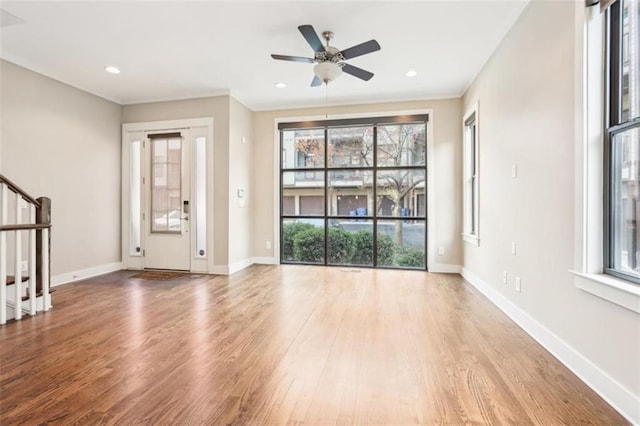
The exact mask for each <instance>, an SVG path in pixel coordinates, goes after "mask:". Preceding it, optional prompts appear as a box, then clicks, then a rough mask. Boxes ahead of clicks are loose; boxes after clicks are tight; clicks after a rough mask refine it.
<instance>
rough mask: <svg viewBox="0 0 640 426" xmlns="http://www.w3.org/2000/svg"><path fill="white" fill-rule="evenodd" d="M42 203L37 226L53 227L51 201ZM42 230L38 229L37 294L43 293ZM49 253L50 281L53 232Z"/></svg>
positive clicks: (42, 201)
mask: <svg viewBox="0 0 640 426" xmlns="http://www.w3.org/2000/svg"><path fill="white" fill-rule="evenodd" d="M38 202H39V203H40V206H39V207H36V224H38V225H40V224H42V225H51V199H50V198H47V197H40V198H38ZM42 232H43V231H42V229H38V231H37V235H36V292H37V293H40V292H41V291H42V271H43V268H42V266H43V265H42ZM48 245H49V253H48V256H47V259H48V262H49V264H48V265H47V266H48V268H47V271H48V273H49V279H50V278H51V230H49V244H48ZM49 282H51V281H50V280H49Z"/></svg>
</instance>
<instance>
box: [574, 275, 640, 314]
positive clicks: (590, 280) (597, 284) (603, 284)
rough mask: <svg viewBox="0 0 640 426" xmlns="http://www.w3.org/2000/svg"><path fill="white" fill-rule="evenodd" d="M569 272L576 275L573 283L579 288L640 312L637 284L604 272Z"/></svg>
mask: <svg viewBox="0 0 640 426" xmlns="http://www.w3.org/2000/svg"><path fill="white" fill-rule="evenodd" d="M570 272H571V273H572V274H574V275H575V276H576V278H575V280H574V284H575V286H576V287H577V288H579V289H580V290H583V291H586V292H587V293H591V294H593V295H594V296H598V297H600V298H601V299H604V300H607V301H609V302H611V303H615V304H616V305H619V306H622V307H624V308H627V309H629V310H631V311H634V312H637V313H639V314H640V286H639V285H637V284H631V283H629V282H627V281H625V280H621V279H619V278H615V277H612V276H610V275H605V274H584V273H582V272H578V271H570Z"/></svg>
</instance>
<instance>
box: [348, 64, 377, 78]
mask: <svg viewBox="0 0 640 426" xmlns="http://www.w3.org/2000/svg"><path fill="white" fill-rule="evenodd" d="M342 71H344V72H346V73H347V74H351V75H352V76H354V77H358V78H359V79H361V80H364V81H369V80H371V77H373V73H372V72H369V71H366V70H363V69H362V68H358V67H354V66H353V65H349V64H344V66H343V67H342Z"/></svg>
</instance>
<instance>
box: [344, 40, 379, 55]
mask: <svg viewBox="0 0 640 426" xmlns="http://www.w3.org/2000/svg"><path fill="white" fill-rule="evenodd" d="M377 50H380V45H379V44H378V42H377V41H375V40H369V41H365V42H364V43H360V44H358V45H356V46H353V47H350V48H348V49H345V50H343V51H342V52H340V53H342V56H343V57H344V58H345V59H351V58H355V57H357V56H362V55H366V54H367V53H371V52H375V51H377Z"/></svg>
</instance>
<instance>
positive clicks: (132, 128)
mask: <svg viewBox="0 0 640 426" xmlns="http://www.w3.org/2000/svg"><path fill="white" fill-rule="evenodd" d="M214 126H215V123H214V117H201V118H187V119H179V120H162V121H149V122H136V123H123V124H122V142H121V143H122V145H121V146H122V153H121V157H122V160H121V163H122V171H121V182H122V183H121V209H122V211H121V222H122V229H121V240H122V243H121V250H122V259H121V260H122V263H123V266H124V267H125V268H130V269H142V268H143V267H144V257H143V256H133V255H130V254H129V237H130V236H129V224H130V221H129V149H128V147H129V142H130V141H129V138H128V135H129V134H131V133H134V132H140V133H144V138H143V139H141V140H144V139H146V133H147V132H152V131H158V130H167V129H172V130H177V131H180V130H182V131H186V133H188V134H189V137H188V142H189V144H190V145H191V144H193V141H194V137H196V136H206V138H207V147H206V152H207V173H206V179H207V200H206V210H207V251H206V257H205V258H201V257H196V256H195V249H194V248H195V237H193V238H192V241H191V242H190V246H189V259H190V261H189V265H190V266H189V269H190V271H192V272H200V273H202V272H205V271H208V272H211V273H215V272H214V271H215V270H218V269H216V268H218V267H217V266H216V265H214V264H213V251H214V240H215V235H214V214H215V211H214V200H213V198H214V197H213V196H211V192H212V188H213V187H214V171H215V170H214V161H213V156H214ZM200 128H206V131H202V130H198V129H200ZM192 131H193V132H192ZM183 136H184V135H183ZM143 152H144V151H143ZM143 163H144V162H143ZM144 173H145V171H144V168H143V174H144ZM189 182H190V183H192V179H190V180H189ZM144 196H145V195H144V192H142V197H143V199H144ZM189 199H190V200H195V199H196V198H195V187H191V190H190V194H189ZM195 223H196V222H195V221H190V222H189V227H190V234H191V235H192V236H195ZM142 228H143V232H141V236H140V244H141V247H142V249H143V250H144V248H145V244H146V241H145V232H144V223H142ZM225 268H226V267H225Z"/></svg>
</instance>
